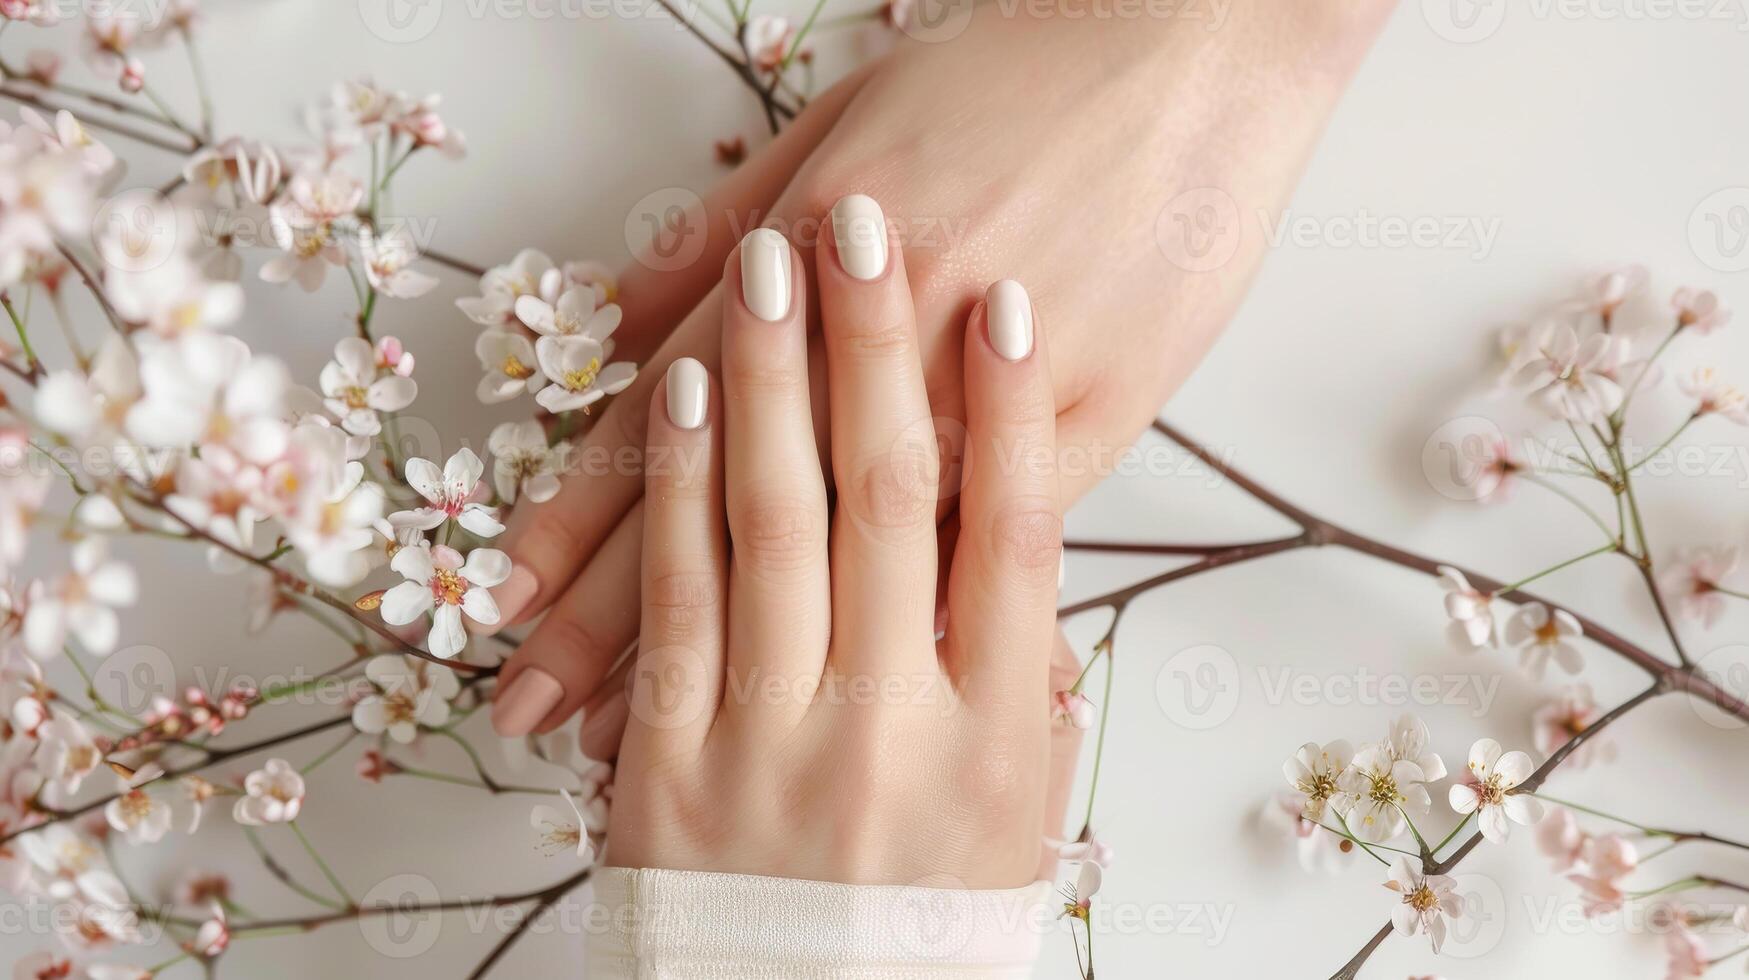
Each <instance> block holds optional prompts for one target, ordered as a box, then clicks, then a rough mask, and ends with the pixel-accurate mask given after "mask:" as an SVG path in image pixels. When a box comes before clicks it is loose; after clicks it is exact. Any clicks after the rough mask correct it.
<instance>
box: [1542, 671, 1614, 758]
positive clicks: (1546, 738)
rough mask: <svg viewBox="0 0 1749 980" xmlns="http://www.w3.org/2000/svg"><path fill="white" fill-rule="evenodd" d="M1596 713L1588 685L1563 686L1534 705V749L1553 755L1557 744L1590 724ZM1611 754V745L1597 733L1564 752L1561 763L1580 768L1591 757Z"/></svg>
mask: <svg viewBox="0 0 1749 980" xmlns="http://www.w3.org/2000/svg"><path fill="white" fill-rule="evenodd" d="M1598 714H1599V711H1598V708H1597V701H1596V699H1595V698H1593V697H1592V694H1591V687H1590V685H1588V684H1575V685H1573V686H1571V687H1568V688H1566V689H1564V690H1563V691H1561V693H1560V694H1559V695H1558V696H1557V697H1556V698H1555V699H1554V700H1552V701H1549V702H1548V703H1546V704H1544V705H1543V706H1542V707H1540V708H1538V709H1537V710H1536V714H1535V715H1533V716H1532V717H1531V729H1532V732H1533V734H1534V737H1535V740H1536V750H1537V751H1538V752H1541V753H1542V754H1543V755H1545V756H1549V755H1553V754H1554V753H1555V751H1556V750H1558V749H1559V748H1560V747H1561V746H1563V745H1565V744H1567V743H1568V742H1569V741H1571V740H1572V739H1574V738H1576V737H1578V736H1579V735H1580V734H1581V733H1583V732H1584V731H1585V730H1586V729H1588V728H1590V727H1591V725H1592V723H1593V722H1595V721H1596V720H1597V717H1598ZM1614 755H1615V746H1614V745H1612V744H1610V743H1608V742H1605V741H1603V740H1602V739H1601V738H1600V737H1599V738H1590V739H1587V740H1586V741H1585V743H1584V744H1582V745H1580V746H1579V748H1577V749H1575V750H1574V751H1573V752H1572V754H1570V755H1568V756H1567V759H1566V761H1565V762H1564V763H1562V764H1563V765H1565V766H1566V767H1567V768H1569V769H1583V768H1585V767H1586V766H1588V765H1590V764H1591V763H1592V761H1593V760H1594V759H1606V760H1607V759H1610V758H1613V757H1614Z"/></svg>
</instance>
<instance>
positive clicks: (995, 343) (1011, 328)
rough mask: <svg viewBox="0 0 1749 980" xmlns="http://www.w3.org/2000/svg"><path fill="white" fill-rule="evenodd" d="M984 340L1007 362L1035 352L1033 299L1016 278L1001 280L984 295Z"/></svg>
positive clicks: (991, 285) (1023, 357)
mask: <svg viewBox="0 0 1749 980" xmlns="http://www.w3.org/2000/svg"><path fill="white" fill-rule="evenodd" d="M984 325H985V339H986V340H987V341H988V342H989V344H990V348H991V349H992V350H994V351H995V352H996V353H997V354H998V355H999V356H1001V358H1002V359H1003V360H1005V361H1023V360H1025V359H1026V358H1028V357H1029V356H1031V355H1032V352H1033V346H1034V344H1033V338H1034V330H1033V311H1032V297H1031V296H1029V295H1028V294H1027V291H1026V287H1025V286H1022V285H1021V284H1020V283H1019V282H1016V281H1015V280H1013V279H999V280H997V281H996V282H993V283H991V284H990V287H989V288H988V289H987V290H985V292H984Z"/></svg>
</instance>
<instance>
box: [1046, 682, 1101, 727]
mask: <svg viewBox="0 0 1749 980" xmlns="http://www.w3.org/2000/svg"><path fill="white" fill-rule="evenodd" d="M1097 719H1098V713H1097V712H1096V711H1095V710H1094V708H1093V702H1092V701H1089V700H1087V695H1085V694H1082V693H1081V692H1080V691H1058V692H1057V693H1056V694H1053V695H1052V696H1051V720H1052V721H1055V722H1058V723H1060V724H1064V725H1068V726H1070V727H1071V728H1079V729H1080V730H1082V731H1086V730H1087V729H1089V728H1092V727H1093V723H1094V721H1096V720H1097Z"/></svg>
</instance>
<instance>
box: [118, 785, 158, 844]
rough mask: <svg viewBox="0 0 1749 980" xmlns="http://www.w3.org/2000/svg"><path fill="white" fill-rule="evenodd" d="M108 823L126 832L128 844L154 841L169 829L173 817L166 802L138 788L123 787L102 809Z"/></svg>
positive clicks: (153, 842) (152, 842) (151, 842)
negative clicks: (125, 788) (120, 792)
mask: <svg viewBox="0 0 1749 980" xmlns="http://www.w3.org/2000/svg"><path fill="white" fill-rule="evenodd" d="M103 816H104V819H106V820H108V821H109V825H110V826H111V827H113V828H115V829H116V830H118V831H121V832H122V833H124V834H126V835H127V839H128V843H130V844H135V845H138V844H156V843H157V842H158V841H160V840H162V839H163V838H164V835H165V834H167V833H169V832H170V824H171V822H172V821H173V819H174V818H175V814H174V813H172V812H171V809H170V804H168V803H165V802H163V801H161V800H157V799H155V798H153V797H152V796H151V795H150V794H149V793H147V792H146V791H145V790H144V789H140V788H138V787H135V788H132V789H127V790H125V791H124V792H123V793H122V794H121V795H120V796H117V797H116V798H115V799H113V800H110V801H109V805H108V806H105V807H104V808H103Z"/></svg>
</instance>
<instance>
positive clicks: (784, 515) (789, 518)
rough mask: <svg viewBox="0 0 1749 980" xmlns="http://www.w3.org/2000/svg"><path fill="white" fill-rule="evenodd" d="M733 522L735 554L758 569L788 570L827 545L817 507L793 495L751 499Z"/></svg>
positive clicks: (806, 560) (805, 562)
mask: <svg viewBox="0 0 1749 980" xmlns="http://www.w3.org/2000/svg"><path fill="white" fill-rule="evenodd" d="M738 516H739V519H738V520H735V521H732V532H733V537H734V539H735V550H736V555H737V556H738V557H741V558H745V559H746V560H747V561H748V562H750V563H751V564H753V565H754V566H756V567H759V568H766V569H772V570H779V571H781V570H788V569H795V568H800V567H802V566H804V565H807V564H809V563H810V562H812V561H814V560H815V559H817V558H818V557H819V555H820V553H821V550H822V549H823V548H824V547H825V544H826V534H825V526H824V521H823V519H822V516H821V515H820V514H819V513H817V508H815V507H811V506H809V505H807V504H805V503H803V502H802V501H800V500H796V499H793V498H775V497H766V498H757V497H756V498H754V500H753V501H752V502H751V503H750V504H749V505H748V506H747V507H745V508H743V509H742V510H741V511H740V514H739V515H738Z"/></svg>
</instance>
